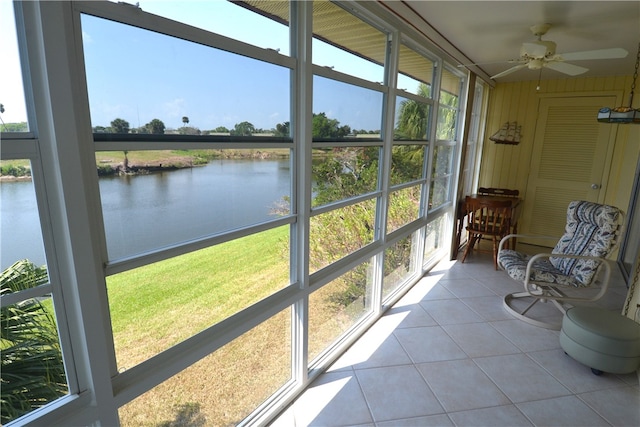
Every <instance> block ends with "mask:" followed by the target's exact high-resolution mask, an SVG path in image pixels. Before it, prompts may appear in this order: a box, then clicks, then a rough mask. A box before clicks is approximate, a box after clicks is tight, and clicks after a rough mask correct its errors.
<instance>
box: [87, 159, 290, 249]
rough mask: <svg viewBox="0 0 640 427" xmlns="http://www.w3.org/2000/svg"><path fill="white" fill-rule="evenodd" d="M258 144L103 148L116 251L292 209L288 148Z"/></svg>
mask: <svg viewBox="0 0 640 427" xmlns="http://www.w3.org/2000/svg"><path fill="white" fill-rule="evenodd" d="M256 151H257V150H251V149H237V150H145V151H130V152H122V151H120V152H118V151H109V152H98V153H97V154H96V157H97V158H98V169H99V173H100V174H101V178H100V196H101V200H102V211H103V215H104V222H105V235H106V237H107V246H108V251H109V258H110V259H112V260H117V259H120V258H124V257H127V256H131V255H135V254H141V253H144V252H148V251H152V250H159V249H160V248H164V247H167V246H170V245H174V244H178V243H184V242H187V241H190V240H194V239H201V238H204V237H207V236H212V235H215V234H220V233H223V232H228V231H230V230H234V229H237V228H240V227H246V226H249V225H254V224H258V223H262V222H267V221H270V220H275V219H277V218H280V217H282V216H286V215H289V213H290V207H289V205H288V203H289V200H290V197H291V179H292V176H291V167H290V159H289V150H273V149H272V150H262V151H259V152H258V153H256ZM260 157H266V158H260ZM125 165H126V166H125ZM158 224H162V230H158Z"/></svg>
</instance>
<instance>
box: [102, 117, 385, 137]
mask: <svg viewBox="0 0 640 427" xmlns="http://www.w3.org/2000/svg"><path fill="white" fill-rule="evenodd" d="M182 123H183V126H182V127H179V128H177V129H170V128H167V127H166V125H165V124H164V122H163V121H162V120H160V119H153V120H151V121H150V122H149V123H147V124H145V125H143V126H140V127H131V124H130V123H129V122H128V121H127V120H125V119H123V118H120V117H118V118H116V119H114V120H112V121H111V123H110V126H94V127H93V132H94V133H124V134H153V135H162V134H166V133H177V134H181V135H212V134H226V135H232V136H252V135H257V134H268V135H271V136H280V137H290V136H291V123H290V122H288V121H287V122H283V123H278V124H276V126H275V127H274V128H272V129H261V128H258V127H256V126H255V125H254V124H253V123H251V122H249V121H242V122H240V123H236V124H235V125H234V127H233V128H231V129H229V128H227V127H225V126H218V127H216V128H214V129H210V130H200V129H199V128H197V127H194V126H188V124H189V117H187V116H184V117H182ZM312 129H313V136H314V138H345V137H347V136H349V135H355V134H373V135H379V134H380V130H365V129H361V130H352V129H351V126H349V125H342V124H341V123H340V121H338V120H337V119H330V118H329V117H327V115H326V113H324V112H322V113H317V114H316V113H313V121H312Z"/></svg>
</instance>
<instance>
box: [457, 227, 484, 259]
mask: <svg viewBox="0 0 640 427" xmlns="http://www.w3.org/2000/svg"><path fill="white" fill-rule="evenodd" d="M479 237H480V235H479V234H474V233H469V238H468V239H467V247H466V248H465V249H464V254H463V255H462V261H460V262H461V263H464V260H465V259H467V255H469V252H471V251H472V250H473V247H474V246H475V244H476V242H477V241H478V240H479Z"/></svg>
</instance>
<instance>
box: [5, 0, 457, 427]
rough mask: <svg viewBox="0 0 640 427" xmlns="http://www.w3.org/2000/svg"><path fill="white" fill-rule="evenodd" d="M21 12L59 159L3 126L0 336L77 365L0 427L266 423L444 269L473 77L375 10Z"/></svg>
mask: <svg viewBox="0 0 640 427" xmlns="http://www.w3.org/2000/svg"><path fill="white" fill-rule="evenodd" d="M10 4H12V5H15V7H16V11H17V17H18V19H17V22H22V20H24V22H25V25H26V28H29V29H30V31H33V34H30V37H29V42H30V43H26V44H25V47H26V49H25V52H26V53H25V57H24V58H23V61H24V63H23V64H22V65H23V66H22V67H21V69H23V70H25V72H28V73H30V74H29V75H25V77H29V78H25V82H26V85H27V86H29V87H27V88H26V91H25V92H26V93H27V94H30V93H33V94H34V97H33V98H34V99H33V100H32V101H30V102H31V103H33V107H34V108H31V105H29V108H26V109H25V111H28V112H29V114H31V112H32V111H33V114H34V116H33V117H31V116H29V119H30V120H29V121H27V117H26V112H25V113H24V114H23V115H22V116H21V117H22V118H18V119H16V120H21V121H24V122H25V124H26V123H27V122H29V124H30V125H31V126H32V127H33V129H34V130H35V129H38V130H39V132H38V134H37V135H38V137H39V138H42V144H40V142H41V141H40V140H38V139H36V138H34V135H36V133H35V132H34V135H31V134H29V133H28V132H23V134H22V135H16V134H15V132H14V131H6V130H4V129H3V134H2V138H3V139H2V147H1V148H2V155H3V157H2V162H1V163H0V166H1V167H2V175H3V179H2V180H0V190H2V192H1V194H0V197H2V199H1V200H0V202H1V203H0V208H1V209H2V212H0V214H1V217H0V226H1V227H2V230H0V231H1V232H2V233H3V237H4V236H5V234H6V235H9V236H11V235H12V233H18V230H23V229H25V228H26V229H27V231H24V232H23V231H19V233H20V236H23V235H24V236H28V237H27V238H26V239H24V238H11V239H2V243H1V244H2V247H1V248H0V249H1V250H2V253H1V256H2V258H1V259H0V260H1V262H2V264H3V269H4V270H7V269H11V268H13V269H14V270H15V269H16V267H11V266H12V265H13V263H14V262H15V261H16V260H18V259H22V258H27V259H29V260H32V261H33V265H29V266H28V268H27V269H26V270H24V271H28V272H29V274H30V275H32V276H37V280H34V281H33V282H32V283H33V284H34V285H35V286H32V287H29V288H26V289H23V290H18V291H14V292H13V293H11V294H9V297H8V298H6V297H5V295H4V294H3V298H2V316H3V327H4V325H5V324H7V323H8V322H4V320H5V319H8V318H9V316H10V315H12V313H13V314H15V313H18V312H19V311H20V310H29V311H37V312H38V313H40V314H39V316H40V317H39V318H40V319H42V321H43V322H44V321H45V320H46V321H47V322H48V323H47V327H46V328H45V327H42V328H40V329H41V330H42V331H46V339H47V340H45V339H44V336H45V333H44V332H43V333H42V336H40V335H39V336H38V339H39V340H40V341H41V343H43V344H44V347H40V348H45V349H46V350H47V351H48V352H49V353H48V354H53V353H55V354H56V355H57V356H56V358H55V364H54V365H53V366H52V368H55V373H52V374H51V376H50V377H48V378H49V379H48V380H47V381H49V382H48V383H47V382H45V383H42V382H40V383H39V386H40V385H43V386H46V387H49V388H50V386H52V385H55V394H50V395H47V396H44V397H42V396H40V397H39V403H38V405H44V406H46V407H45V408H43V409H42V411H38V412H37V413H34V412H33V410H34V409H35V408H36V406H37V405H33V406H20V405H18V404H16V405H14V406H11V407H10V408H11V409H12V410H13V409H16V411H15V412H14V413H12V414H8V415H7V416H5V413H4V412H3V420H2V422H3V424H4V423H6V422H7V421H8V420H11V419H15V418H16V417H20V416H22V415H23V414H31V416H33V418H34V421H33V422H34V423H38V422H39V421H43V422H42V424H48V422H46V421H48V420H54V421H55V420H61V419H65V420H67V421H68V422H69V423H72V424H73V423H76V424H86V423H91V422H93V421H95V422H101V423H103V424H112V423H117V421H118V418H119V419H120V422H121V423H122V424H123V425H138V424H143V425H144V424H149V425H151V424H153V425H156V424H157V425H173V424H175V423H178V422H184V423H185V424H193V425H204V424H216V425H217V424H223V425H227V424H233V425H236V424H242V425H253V424H260V425H262V424H266V423H268V422H269V420H270V419H271V418H270V417H271V416H272V415H274V414H275V413H276V412H278V411H280V410H281V409H283V405H284V404H285V401H288V400H290V398H291V397H292V395H293V394H295V393H297V392H299V391H301V390H302V389H304V388H305V387H306V386H308V381H309V380H310V379H311V378H312V377H313V376H314V375H315V373H316V372H318V371H319V370H321V369H325V368H326V367H327V366H328V365H329V364H330V363H332V362H333V361H334V360H335V359H336V357H337V355H338V354H340V353H341V352H343V351H344V350H345V346H346V345H347V344H348V343H349V342H352V341H353V339H355V338H356V336H357V335H358V334H359V333H361V332H362V331H363V330H365V329H366V328H368V327H369V326H371V324H372V323H373V322H374V321H375V320H376V318H377V317H378V316H379V315H380V314H381V313H382V312H383V311H384V310H385V309H386V308H387V307H389V306H391V305H392V304H394V302H395V301H396V300H397V299H398V298H400V296H401V295H402V293H403V292H405V291H406V290H407V289H408V287H409V286H411V285H412V284H413V283H415V282H416V281H417V279H418V278H419V277H420V276H421V274H422V273H424V271H425V270H424V269H425V268H427V267H429V266H431V265H433V264H434V263H435V262H436V261H437V260H438V259H439V257H441V256H442V255H444V254H445V252H446V250H447V248H448V246H449V244H450V240H451V239H450V229H451V224H450V222H451V218H452V216H451V215H452V213H453V206H452V203H451V194H453V191H452V188H451V186H452V185H453V183H454V182H456V179H457V177H456V171H457V167H456V166H457V164H456V162H457V161H458V160H459V144H458V141H457V140H456V138H457V136H458V132H459V130H458V128H459V126H460V125H459V124H460V120H459V111H460V109H461V108H462V106H463V105H464V103H465V100H464V96H465V94H464V93H463V91H462V87H463V86H462V78H461V77H460V76H458V75H457V74H455V72H454V71H453V70H452V69H448V70H444V71H443V70H442V69H441V66H440V64H442V58H439V57H438V56H437V55H432V54H430V53H429V52H428V51H427V50H425V49H427V48H428V41H426V40H423V39H422V38H421V37H420V36H419V34H416V33H415V31H414V30H413V29H411V28H396V27H395V26H394V25H395V24H394V23H393V22H386V21H385V16H386V14H385V13H386V12H381V13H378V12H377V11H378V8H379V6H380V5H378V4H377V3H375V2H374V3H367V4H366V5H365V4H364V3H360V2H333V1H315V2H288V1H283V0H275V1H270V0H269V1H253V0H250V1H233V2H169V1H167V2H152V1H142V2H141V3H140V5H139V6H138V5H135V6H134V5H131V4H128V3H126V2H15V3H10ZM0 5H3V3H0ZM0 7H2V8H3V9H2V11H3V12H4V11H5V10H6V9H5V6H0ZM379 10H380V11H382V10H383V9H382V8H380V9H379ZM5 15H6V14H4V13H3V14H2V18H0V19H4V16H5ZM37 16H48V17H50V19H51V21H50V22H48V23H47V25H36V23H35V22H33V20H34V19H36V18H35V17H37ZM299 18H304V19H302V20H301V21H298V20H299ZM2 22H4V21H2ZM311 22H313V25H312V26H311V27H310V28H307V26H308V25H309V24H310V23H311ZM49 23H51V25H49ZM63 23H64V25H63ZM65 25H67V26H66V27H65ZM69 26H71V28H70V27H69ZM5 28H6V27H5V26H2V30H0V31H4V29H5ZM404 30H407V31H408V33H407V34H404V33H403V31H404ZM18 35H19V40H21V39H20V37H25V36H24V35H23V34H22V33H20V32H19V33H18ZM303 37H306V39H302V38H303ZM414 39H415V40H414ZM7 40H8V39H7ZM4 41H5V39H4V38H3V39H2V41H1V43H2V46H3V49H4V45H5V44H4ZM291 41H295V42H296V44H295V45H293V46H289V43H290V42H291ZM302 42H304V43H305V45H307V46H309V45H310V46H312V50H311V51H307V50H306V49H299V48H300V47H301V46H302ZM34 43H35V44H34ZM78 47H80V48H78ZM393 49H399V51H398V52H394V51H393ZM2 52H4V50H3V51H2ZM13 55H14V56H15V54H13ZM54 55H60V57H64V58H67V59H68V60H65V61H51V62H47V64H48V67H47V68H46V69H44V68H43V67H39V66H38V64H40V63H42V61H43V59H44V58H51V57H53V56H54ZM393 58H398V59H399V61H398V63H397V64H396V63H390V62H389V60H390V59H393ZM7 63H8V64H12V63H11V62H9V61H8V62H7ZM18 63H19V61H15V64H18ZM49 66H50V67H49ZM393 73H397V81H398V84H397V85H396V86H397V87H391V85H390V82H392V81H396V79H395V78H390V77H391V76H393ZM44 74H46V76H44ZM68 76H74V77H77V80H75V79H74V81H70V80H69V79H68ZM45 77H46V79H45ZM47 79H49V80H47ZM436 79H439V80H436ZM44 80H47V81H48V82H49V83H50V86H51V87H54V88H55V90H51V91H49V90H48V88H47V89H45V88H42V87H40V86H41V85H39V83H38V82H41V81H44ZM85 83H86V85H85ZM12 84H15V85H16V86H19V85H18V83H12ZM31 85H32V86H31ZM434 88H437V91H435V90H434ZM20 97H24V96H23V95H22V94H21V95H20ZM3 101H4V100H3ZM13 102H14V101H11V104H10V103H9V102H7V103H6V104H5V107H7V106H9V105H13ZM52 106H55V108H56V110H55V111H53V110H52V108H53V107H52ZM11 108H12V109H11V111H12V112H13V107H11ZM387 108H388V109H395V110H394V111H388V110H387ZM5 110H6V111H5V112H4V113H2V116H0V117H1V118H2V120H3V121H5V122H6V121H7V120H5V119H6V118H7V117H8V113H9V109H8V108H5ZM87 112H88V113H89V114H87ZM54 113H55V114H54ZM36 115H37V116H36ZM36 119H37V120H36ZM63 119H64V120H63ZM67 119H68V120H67ZM12 120H13V119H12ZM25 129H26V128H25ZM17 147H18V148H17ZM7 153H8V154H9V155H7ZM42 165H47V168H43V167H42ZM31 169H33V170H34V175H35V178H36V179H34V180H32V181H28V180H26V178H22V176H26V175H28V174H29V171H30V170H31ZM45 173H46V175H45ZM5 175H15V177H14V178H11V179H8V178H6V177H5ZM44 177H46V178H47V179H48V180H47V181H46V185H45V183H44ZM49 178H52V179H50V180H49ZM23 188H24V189H26V191H24V192H23ZM17 191H20V192H21V193H20V195H17V193H16V192H17ZM7 200H9V201H10V203H7ZM43 202H44V203H43ZM70 206H73V209H68V207H70ZM49 209H51V213H52V214H51V215H49V213H48V212H49ZM31 212H38V213H36V214H34V216H31V215H30V213H31ZM61 212H66V216H65V215H60V213H61ZM22 222H26V223H25V224H23V223H22ZM27 232H28V233H32V234H27ZM23 233H24V234H23ZM27 240H28V242H27ZM25 243H29V244H32V245H34V246H33V247H34V248H37V250H35V251H33V250H31V249H29V250H28V251H23V250H22V249H21V245H22V244H25ZM43 248H46V251H45V250H44V249H43ZM8 254H11V256H7V255H8ZM20 268H21V269H22V268H23V267H20ZM32 273H34V274H32ZM35 273H37V274H35ZM4 277H7V275H6V274H5V276H4ZM29 277H31V276H29ZM60 278H63V279H60ZM78 284H81V285H78ZM4 286H5V282H3V292H6V291H4ZM81 304H86V306H85V305H81ZM43 324H44V323H43ZM6 332H7V330H6V328H5V329H3V334H6ZM3 338H4V335H3ZM30 338H31V337H30ZM18 344H19V343H18ZM11 345H14V344H12V342H10V341H9V340H4V339H3V341H2V348H1V350H2V363H3V366H2V368H3V369H2V374H3V381H4V379H5V377H4V375H5V367H6V366H5V365H7V364H6V363H5V362H7V361H8V357H6V356H5V354H11V353H10V352H7V349H8V348H11V347H10V346H11ZM267 353H268V355H269V357H265V354H267ZM63 356H64V360H63ZM14 366H15V365H14ZM6 372H10V369H7V370H6ZM46 387H45V388H46ZM80 390H82V391H83V392H84V391H86V393H79V391H80ZM2 392H3V398H4V393H5V387H4V384H3V390H2ZM87 396H89V398H87ZM84 399H87V401H85V400H84ZM88 400H92V401H91V403H90V404H89V403H87V402H88ZM49 402H54V404H53V405H48V403H49ZM76 405H77V406H76ZM3 411H4V405H3ZM42 413H46V414H45V415H44V417H50V418H43V416H42V415H41V414H42ZM79 414H81V415H79ZM19 422H20V421H18V423H19Z"/></svg>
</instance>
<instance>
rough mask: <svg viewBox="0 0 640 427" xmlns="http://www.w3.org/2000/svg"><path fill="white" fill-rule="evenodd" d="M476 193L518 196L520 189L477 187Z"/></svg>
mask: <svg viewBox="0 0 640 427" xmlns="http://www.w3.org/2000/svg"><path fill="white" fill-rule="evenodd" d="M478 194H482V195H485V196H502V197H518V196H519V195H520V191H518V190H510V189H508V188H493V187H480V188H478Z"/></svg>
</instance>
